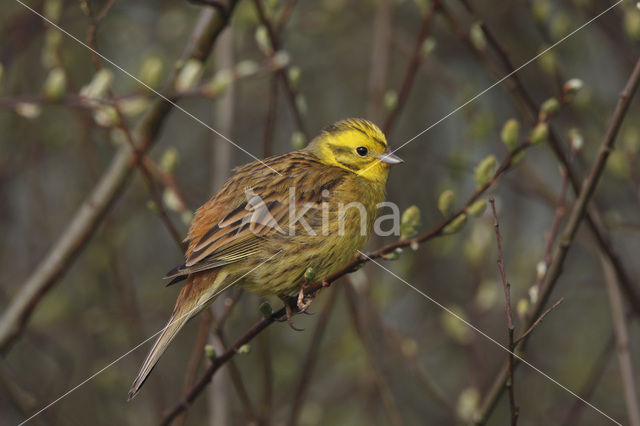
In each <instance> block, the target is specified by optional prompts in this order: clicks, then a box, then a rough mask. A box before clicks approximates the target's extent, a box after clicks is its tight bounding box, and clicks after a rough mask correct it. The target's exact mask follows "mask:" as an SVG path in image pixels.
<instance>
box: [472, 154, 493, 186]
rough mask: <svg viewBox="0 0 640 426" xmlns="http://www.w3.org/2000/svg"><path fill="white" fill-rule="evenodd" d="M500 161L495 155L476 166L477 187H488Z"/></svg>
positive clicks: (489, 156)
mask: <svg viewBox="0 0 640 426" xmlns="http://www.w3.org/2000/svg"><path fill="white" fill-rule="evenodd" d="M497 164H498V161H497V160H496V157H495V156H494V155H488V156H487V157H485V158H484V160H482V161H481V162H480V164H478V165H477V166H476V173H475V178H476V186H477V187H478V188H480V187H482V186H484V185H486V184H487V183H488V182H489V181H490V180H491V178H492V177H493V173H494V169H495V168H496V165H497Z"/></svg>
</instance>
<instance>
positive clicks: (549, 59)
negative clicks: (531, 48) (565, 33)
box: [538, 45, 558, 74]
mask: <svg viewBox="0 0 640 426" xmlns="http://www.w3.org/2000/svg"><path fill="white" fill-rule="evenodd" d="M548 48H549V46H546V45H544V46H541V47H540V49H539V50H538V52H539V53H542V52H543V51H545V50H546V49H548ZM538 64H539V65H540V68H541V69H542V70H543V71H544V72H546V73H547V74H553V73H554V72H555V71H556V66H557V64H558V58H557V56H556V53H555V51H554V50H547V51H546V52H545V53H544V54H543V55H542V56H540V57H539V58H538Z"/></svg>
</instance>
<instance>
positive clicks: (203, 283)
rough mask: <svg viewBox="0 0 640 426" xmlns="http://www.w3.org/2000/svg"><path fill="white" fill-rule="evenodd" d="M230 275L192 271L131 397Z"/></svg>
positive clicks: (143, 365)
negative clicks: (180, 332)
mask: <svg viewBox="0 0 640 426" xmlns="http://www.w3.org/2000/svg"><path fill="white" fill-rule="evenodd" d="M226 276H227V274H226V273H225V272H222V271H218V270H209V271H204V272H200V273H196V274H192V275H190V276H189V277H188V278H187V282H186V283H185V284H184V286H183V287H182V290H181V291H180V294H179V295H178V300H177V301H176V306H175V307H174V308H173V313H172V314H171V317H170V318H169V321H168V322H167V325H166V326H165V327H164V329H162V332H161V333H160V337H158V340H156V342H155V343H154V344H153V347H152V348H151V351H149V355H147V358H146V359H145V360H144V363H143V364H142V367H140V371H139V372H138V375H137V376H136V378H135V380H134V381H133V383H132V384H131V388H130V389H129V397H128V399H127V400H128V401H131V399H133V397H135V396H136V394H137V393H138V391H140V388H141V387H142V385H143V384H144V382H145V380H147V377H148V376H149V374H150V373H151V370H153V367H155V366H156V364H157V362H158V360H159V359H160V357H161V356H162V354H163V353H164V351H165V350H166V349H167V347H168V346H169V344H170V343H171V341H172V340H173V339H174V337H176V335H177V334H178V332H179V331H180V329H182V327H183V326H184V325H185V324H186V323H187V321H189V320H190V319H191V318H193V317H194V316H195V315H196V314H197V313H198V312H200V311H201V310H203V309H204V308H206V307H207V306H209V304H211V302H213V301H214V299H215V297H216V296H217V293H218V291H219V288H220V287H221V284H222V283H223V282H224V281H225V278H226Z"/></svg>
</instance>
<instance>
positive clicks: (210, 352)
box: [204, 345, 216, 361]
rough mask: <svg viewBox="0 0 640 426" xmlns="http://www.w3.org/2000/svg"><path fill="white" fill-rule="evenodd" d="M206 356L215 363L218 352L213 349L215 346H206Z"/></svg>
mask: <svg viewBox="0 0 640 426" xmlns="http://www.w3.org/2000/svg"><path fill="white" fill-rule="evenodd" d="M204 356H206V357H207V358H208V359H210V360H211V361H213V360H214V359H215V358H216V350H215V349H213V345H205V346H204Z"/></svg>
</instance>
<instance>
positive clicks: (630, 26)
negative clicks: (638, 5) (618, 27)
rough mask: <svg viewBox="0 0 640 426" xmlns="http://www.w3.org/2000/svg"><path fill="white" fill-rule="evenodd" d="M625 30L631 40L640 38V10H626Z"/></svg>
mask: <svg viewBox="0 0 640 426" xmlns="http://www.w3.org/2000/svg"><path fill="white" fill-rule="evenodd" d="M624 31H625V32H626V33H627V36H628V37H629V38H630V39H631V40H634V41H638V40H640V10H637V9H636V10H634V9H631V8H629V9H626V10H625V13H624Z"/></svg>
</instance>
